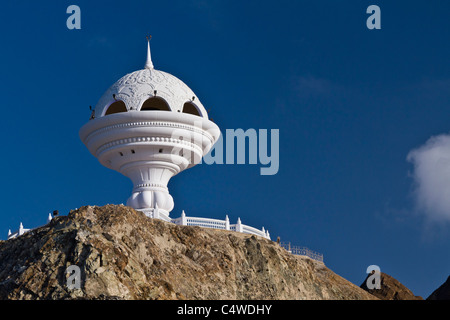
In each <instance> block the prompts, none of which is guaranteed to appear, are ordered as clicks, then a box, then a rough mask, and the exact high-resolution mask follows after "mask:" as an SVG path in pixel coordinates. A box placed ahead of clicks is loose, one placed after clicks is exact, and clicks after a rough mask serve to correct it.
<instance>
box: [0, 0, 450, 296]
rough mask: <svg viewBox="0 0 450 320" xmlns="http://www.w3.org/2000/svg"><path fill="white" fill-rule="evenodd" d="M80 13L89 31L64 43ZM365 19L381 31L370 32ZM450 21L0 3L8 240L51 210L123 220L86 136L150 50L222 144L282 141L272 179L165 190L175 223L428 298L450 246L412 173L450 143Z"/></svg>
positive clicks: (211, 6) (358, 2) (225, 169)
mask: <svg viewBox="0 0 450 320" xmlns="http://www.w3.org/2000/svg"><path fill="white" fill-rule="evenodd" d="M71 4H76V5H79V6H80V8H81V19H82V20H81V27H82V29H81V30H68V29H67V28H66V19H67V18H68V16H69V15H68V14H66V8H67V7H68V6H69V5H71ZM371 4H377V5H379V6H380V8H381V24H382V29H381V30H368V29H367V28H366V19H367V17H368V16H369V15H368V14H366V9H367V7H368V6H369V5H371ZM449 14H450V2H448V1H445V0H441V1H438V0H434V1H425V0H422V1H379V0H377V1H365V0H352V1H334V0H330V1H325V0H317V1H300V0H297V1H294V0H291V1H276V2H274V1H261V0H259V1H206V0H205V1H132V0H130V1H127V2H123V1H81V0H77V1H74V2H72V1H71V2H67V1H58V2H56V1H39V2H37V1H15V2H5V3H3V4H2V8H1V9H0V30H1V31H0V32H1V39H2V49H1V50H0V64H1V65H0V68H1V77H0V84H1V90H2V91H1V94H2V115H3V116H2V119H3V121H2V131H1V132H2V137H3V139H2V142H3V144H2V146H3V149H2V150H3V151H2V157H1V160H0V161H1V162H0V163H1V166H2V168H3V174H2V181H3V183H2V192H1V202H2V210H1V213H0V233H1V234H0V237H1V238H2V239H5V238H6V235H7V231H8V229H17V227H18V224H19V222H21V221H22V222H23V223H24V225H25V227H36V226H38V225H41V224H43V223H44V222H45V219H46V217H47V214H48V212H51V211H53V210H55V209H58V210H59V211H60V212H61V213H62V214H67V213H68V211H69V210H70V209H74V208H77V207H80V206H82V205H88V204H89V205H104V204H107V203H122V202H126V199H127V197H128V196H129V195H130V194H131V188H132V184H131V181H129V180H128V179H127V178H126V177H123V176H121V175H120V174H119V173H117V172H115V171H111V170H109V169H106V168H104V167H102V166H101V165H100V164H99V163H98V161H97V160H96V159H95V158H94V157H93V156H92V155H91V154H90V153H89V152H88V150H87V149H86V147H85V146H84V145H83V144H82V143H81V141H80V139H79V137H78V130H79V128H80V127H81V126H82V125H83V124H84V123H86V122H87V121H88V119H89V115H90V111H89V105H92V106H94V105H95V104H96V103H97V101H98V99H99V98H100V97H101V95H102V94H103V92H104V91H106V89H107V88H108V87H109V86H110V85H112V84H113V83H114V82H115V81H116V80H117V79H119V78H120V77H121V76H123V75H125V74H126V73H129V72H132V71H135V70H137V69H141V68H143V65H144V62H145V54H146V40H145V36H146V35H147V33H151V34H152V35H153V38H152V42H151V45H152V58H153V63H154V65H155V68H156V69H159V70H163V71H166V72H169V73H171V74H173V75H175V76H177V77H178V78H180V79H181V80H183V81H184V82H185V83H187V84H188V85H189V86H190V87H191V88H192V89H193V91H194V92H195V93H196V95H197V96H198V97H199V98H200V100H201V101H202V103H203V105H205V107H206V108H207V109H211V111H210V115H211V116H212V117H213V118H214V121H215V122H216V123H217V124H218V125H219V127H220V128H221V129H222V131H223V132H224V131H225V129H237V128H242V129H244V130H246V129H249V128H255V129H260V128H261V129H279V130H280V171H279V172H278V174H277V175H274V176H261V175H259V165H210V166H208V165H205V164H203V165H199V166H197V167H194V168H192V169H190V170H187V171H185V172H183V173H181V174H180V175H178V176H176V177H174V178H173V179H172V180H171V182H170V184H169V188H170V191H171V194H172V195H173V197H174V200H175V209H174V210H173V211H172V213H171V216H172V217H178V216H179V215H180V212H181V210H182V209H184V210H185V211H186V213H187V214H188V215H193V216H208V217H215V218H223V217H224V216H225V214H228V215H229V217H230V219H231V221H232V223H234V222H235V220H237V218H238V217H241V219H242V221H243V223H246V224H249V225H252V226H255V227H258V228H260V227H261V226H264V227H265V228H266V229H268V230H269V232H270V234H271V236H272V239H273V240H276V238H277V236H280V238H281V240H282V241H291V243H292V244H293V245H301V246H308V247H309V248H311V249H313V250H316V251H319V252H321V253H323V254H324V256H325V263H326V265H327V266H328V267H329V268H331V269H332V270H333V271H335V272H336V273H337V274H339V275H341V276H343V277H344V278H346V279H348V280H350V281H352V282H353V283H355V284H357V285H360V284H361V282H362V281H363V280H364V278H365V276H366V273H365V272H366V268H367V266H369V265H372V264H376V265H379V266H380V268H381V271H383V272H386V273H388V274H390V275H392V276H393V277H395V278H397V279H398V280H399V281H401V282H402V283H403V284H405V285H406V286H407V287H409V288H410V289H411V290H412V291H413V292H414V293H415V294H417V295H422V296H423V297H428V295H429V294H431V292H432V291H433V290H434V289H436V288H437V287H438V286H439V285H441V284H442V283H443V282H444V281H445V279H446V278H447V276H448V275H449V273H450V255H449V252H450V228H449V226H448V224H447V225H444V224H441V225H436V224H434V225H430V224H428V223H427V221H426V219H425V217H424V215H421V214H417V212H416V210H415V208H414V198H413V195H412V190H413V189H412V188H413V181H412V179H411V177H410V173H411V171H412V170H413V167H412V166H411V164H410V163H408V162H407V161H406V157H407V155H408V153H409V151H411V150H412V149H414V148H416V147H418V146H420V145H423V144H424V143H425V142H426V141H427V140H428V138H430V137H431V136H433V135H437V134H441V133H448V132H449V131H450V121H449V119H450V63H449V57H450V41H449V36H450V23H449V20H448V17H449ZM449 196H450V195H449Z"/></svg>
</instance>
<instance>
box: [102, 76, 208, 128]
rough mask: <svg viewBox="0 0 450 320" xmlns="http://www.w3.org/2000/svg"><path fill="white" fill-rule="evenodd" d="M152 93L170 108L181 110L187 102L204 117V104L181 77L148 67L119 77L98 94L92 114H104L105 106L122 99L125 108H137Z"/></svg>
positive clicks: (150, 96) (130, 109)
mask: <svg viewBox="0 0 450 320" xmlns="http://www.w3.org/2000/svg"><path fill="white" fill-rule="evenodd" d="M155 96H156V97H159V98H162V99H164V100H165V101H166V102H167V104H168V105H169V108H170V110H171V111H173V112H183V106H184V104H185V103H187V102H190V103H191V104H193V105H194V106H195V107H196V108H197V110H198V112H199V114H200V115H201V116H202V117H203V118H206V119H208V114H207V112H206V110H205V108H204V107H203V105H202V104H201V102H200V101H199V99H198V98H197V97H196V96H195V94H194V92H193V91H192V90H191V89H190V88H189V87H188V86H187V85H186V84H185V83H184V82H183V81H181V80H180V79H178V78H177V77H175V76H173V75H171V74H169V73H167V72H164V71H160V70H155V69H152V68H145V69H142V70H138V71H135V72H132V73H129V74H127V75H125V76H123V77H122V78H120V79H119V80H118V81H117V82H116V83H114V84H113V85H112V86H111V87H110V88H109V89H108V90H107V91H106V92H105V93H104V94H103V96H102V97H101V98H100V100H99V101H98V103H97V105H96V107H95V115H96V117H102V116H104V115H105V113H106V110H107V109H108V107H109V106H110V105H111V104H112V103H114V102H115V101H117V100H121V101H123V102H124V103H125V105H126V108H127V110H128V111H139V110H140V109H141V107H142V105H143V103H144V102H145V101H146V100H147V99H149V98H152V97H155Z"/></svg>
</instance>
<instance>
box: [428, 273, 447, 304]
mask: <svg viewBox="0 0 450 320" xmlns="http://www.w3.org/2000/svg"><path fill="white" fill-rule="evenodd" d="M427 300H450V276H449V277H448V278H447V281H445V282H444V283H443V284H442V286H440V287H439V288H437V289H436V290H434V291H433V293H432V294H431V295H430V296H429V297H428V298H427Z"/></svg>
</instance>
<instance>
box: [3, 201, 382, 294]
mask: <svg viewBox="0 0 450 320" xmlns="http://www.w3.org/2000/svg"><path fill="white" fill-rule="evenodd" d="M70 265H77V266H79V267H80V269H81V278H82V282H81V288H80V289H73V290H69V289H68V288H67V286H66V279H67V276H68V274H67V273H66V269H67V267H68V266H70ZM0 299H239V300H241V299H376V298H374V297H373V296H372V295H370V294H368V293H367V292H365V291H364V290H362V289H361V288H359V287H358V286H356V285H354V284H352V283H350V282H349V281H347V280H345V279H343V278H342V277H340V276H338V275H336V274H335V273H333V272H332V271H331V270H329V269H328V268H327V267H325V265H324V264H323V263H320V262H317V261H314V260H311V259H309V258H306V257H299V256H294V255H291V254H289V253H288V252H287V251H286V250H284V249H283V248H281V247H280V246H278V245H277V244H276V243H275V242H273V241H270V240H267V239H263V238H259V237H255V236H250V235H247V234H242V233H237V232H231V231H224V230H213V229H205V228H200V227H189V226H177V225H174V224H171V223H167V222H164V221H160V220H155V219H149V218H147V217H146V216H145V215H144V214H143V213H141V212H139V211H135V210H133V209H131V208H129V207H125V206H114V205H107V206H104V207H90V206H87V207H82V208H80V209H78V210H76V211H72V212H71V213H70V214H69V215H68V216H60V217H56V218H54V219H53V220H52V221H51V223H50V224H48V225H46V226H44V227H41V228H38V229H35V230H32V231H30V232H28V233H26V234H24V235H22V236H20V237H18V238H16V239H11V240H8V241H1V242H0Z"/></svg>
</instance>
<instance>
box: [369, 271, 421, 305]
mask: <svg viewBox="0 0 450 320" xmlns="http://www.w3.org/2000/svg"><path fill="white" fill-rule="evenodd" d="M369 277H370V275H368V276H367V278H366V279H365V280H364V282H363V283H362V284H361V288H362V289H364V290H366V291H367V292H369V293H370V294H373V295H374V296H375V297H377V298H379V299H381V300H423V298H422V297H420V296H415V295H414V294H413V293H412V291H411V290H409V289H408V288H407V287H405V286H404V285H403V284H401V283H400V282H399V281H398V280H396V279H394V278H393V277H391V276H390V275H388V274H386V273H383V272H381V275H380V280H381V288H380V289H369V288H368V287H367V285H366V283H367V279H368V278H369Z"/></svg>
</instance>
